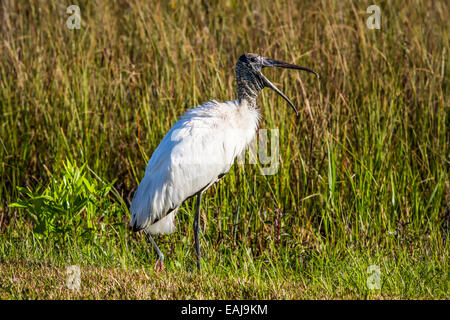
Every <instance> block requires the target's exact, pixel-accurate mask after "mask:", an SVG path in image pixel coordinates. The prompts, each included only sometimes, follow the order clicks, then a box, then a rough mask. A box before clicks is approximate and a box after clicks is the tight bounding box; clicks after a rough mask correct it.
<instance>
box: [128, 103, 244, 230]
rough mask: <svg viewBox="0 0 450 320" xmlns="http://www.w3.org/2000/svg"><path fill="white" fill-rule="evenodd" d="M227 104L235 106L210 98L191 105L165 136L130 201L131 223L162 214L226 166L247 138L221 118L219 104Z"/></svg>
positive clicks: (152, 219) (151, 220)
mask: <svg viewBox="0 0 450 320" xmlns="http://www.w3.org/2000/svg"><path fill="white" fill-rule="evenodd" d="M219 107H220V108H219ZM227 107H230V108H232V107H233V106H232V105H231V106H228V105H227V106H219V104H218V103H217V102H214V101H212V102H209V103H207V104H205V105H203V106H200V107H197V108H194V109H192V110H191V111H190V112H188V113H186V114H185V115H184V116H183V117H182V118H181V119H180V120H179V121H178V122H176V123H175V125H174V126H173V127H172V129H171V130H170V131H169V132H168V133H167V134H166V135H165V136H164V138H163V140H162V141H161V143H160V144H159V146H158V147H157V148H156V150H155V152H154V153H153V155H152V157H151V159H150V161H149V163H148V165H147V169H146V171H145V176H144V178H143V179H142V181H141V183H140V185H139V187H138V189H137V190H136V193H135V195H134V198H133V201H132V204H131V208H130V211H131V215H132V219H131V224H132V226H134V228H135V229H138V230H139V229H142V228H145V227H146V226H148V225H151V224H153V223H154V222H156V221H158V220H159V219H161V218H163V217H164V216H165V215H166V214H167V213H168V212H170V211H171V210H174V209H176V208H177V207H178V206H180V205H181V204H182V203H183V201H184V200H186V199H187V198H189V197H191V196H194V195H195V194H196V193H197V192H199V191H201V190H203V189H205V188H208V187H209V186H210V185H211V184H213V183H214V182H215V181H216V180H217V178H218V176H219V175H221V174H224V173H226V172H228V170H229V169H230V167H231V166H232V164H233V162H234V159H235V157H236V156H237V155H238V154H239V153H240V152H241V151H242V149H243V148H244V147H245V142H244V141H242V140H243V139H242V134H241V132H239V131H238V130H232V129H231V128H230V127H229V126H228V127H227V124H226V122H224V118H223V110H227V109H226V108H227ZM216 109H218V110H221V111H222V112H217V110H216ZM241 145H242V147H241Z"/></svg>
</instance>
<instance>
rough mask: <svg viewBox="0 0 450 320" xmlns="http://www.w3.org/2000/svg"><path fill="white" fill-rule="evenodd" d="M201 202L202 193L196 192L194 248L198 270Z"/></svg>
mask: <svg viewBox="0 0 450 320" xmlns="http://www.w3.org/2000/svg"><path fill="white" fill-rule="evenodd" d="M201 202H202V193H201V192H199V193H197V203H196V204H195V218H194V236H195V250H196V251H197V268H198V271H200V258H201V256H200V241H199V239H198V232H199V220H200V204H201Z"/></svg>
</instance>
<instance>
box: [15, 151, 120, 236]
mask: <svg viewBox="0 0 450 320" xmlns="http://www.w3.org/2000/svg"><path fill="white" fill-rule="evenodd" d="M112 185H113V183H109V184H107V183H104V182H103V181H100V180H99V178H98V177H95V178H92V174H90V172H88V170H87V166H86V164H83V165H82V166H81V167H77V165H76V163H72V162H70V161H69V160H66V162H65V163H64V166H63V170H62V172H61V174H60V176H59V177H57V178H54V177H52V179H51V181H50V182H49V183H48V184H47V185H46V186H45V187H42V186H41V187H38V188H37V189H36V190H32V189H31V188H23V187H19V192H20V194H21V197H20V200H19V201H17V202H15V203H12V204H11V205H10V207H14V208H21V209H23V210H24V212H25V213H26V214H27V215H28V216H29V217H30V219H31V221H32V222H33V226H34V230H33V231H34V233H35V234H36V236H37V237H38V238H39V239H48V238H52V239H53V240H55V241H59V242H66V241H67V240H68V237H72V238H73V239H75V240H86V239H91V238H93V237H96V236H97V233H98V231H101V230H104V226H105V224H108V223H114V222H117V219H116V218H117V217H119V219H121V215H120V214H118V213H119V209H120V205H119V204H118V203H117V202H114V201H111V199H110V196H109V194H110V192H111V189H112ZM111 218H113V219H111ZM114 220H116V221H114ZM119 222H121V221H119Z"/></svg>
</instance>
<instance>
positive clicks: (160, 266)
mask: <svg viewBox="0 0 450 320" xmlns="http://www.w3.org/2000/svg"><path fill="white" fill-rule="evenodd" d="M163 270H164V260H160V259H158V260H156V263H155V265H154V266H153V271H155V272H158V273H159V272H161V271H163Z"/></svg>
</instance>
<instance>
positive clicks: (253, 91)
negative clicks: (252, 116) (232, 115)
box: [237, 79, 263, 109]
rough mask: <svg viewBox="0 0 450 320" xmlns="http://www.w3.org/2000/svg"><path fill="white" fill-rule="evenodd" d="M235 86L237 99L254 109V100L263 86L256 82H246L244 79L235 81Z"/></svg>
mask: <svg viewBox="0 0 450 320" xmlns="http://www.w3.org/2000/svg"><path fill="white" fill-rule="evenodd" d="M237 84H238V87H237V94H238V99H239V100H241V101H243V100H245V101H246V102H247V104H248V106H249V107H251V108H253V109H256V108H257V106H256V100H257V99H258V94H259V92H260V91H261V90H262V89H263V86H261V85H260V84H259V83H256V82H250V81H246V79H237Z"/></svg>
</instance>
